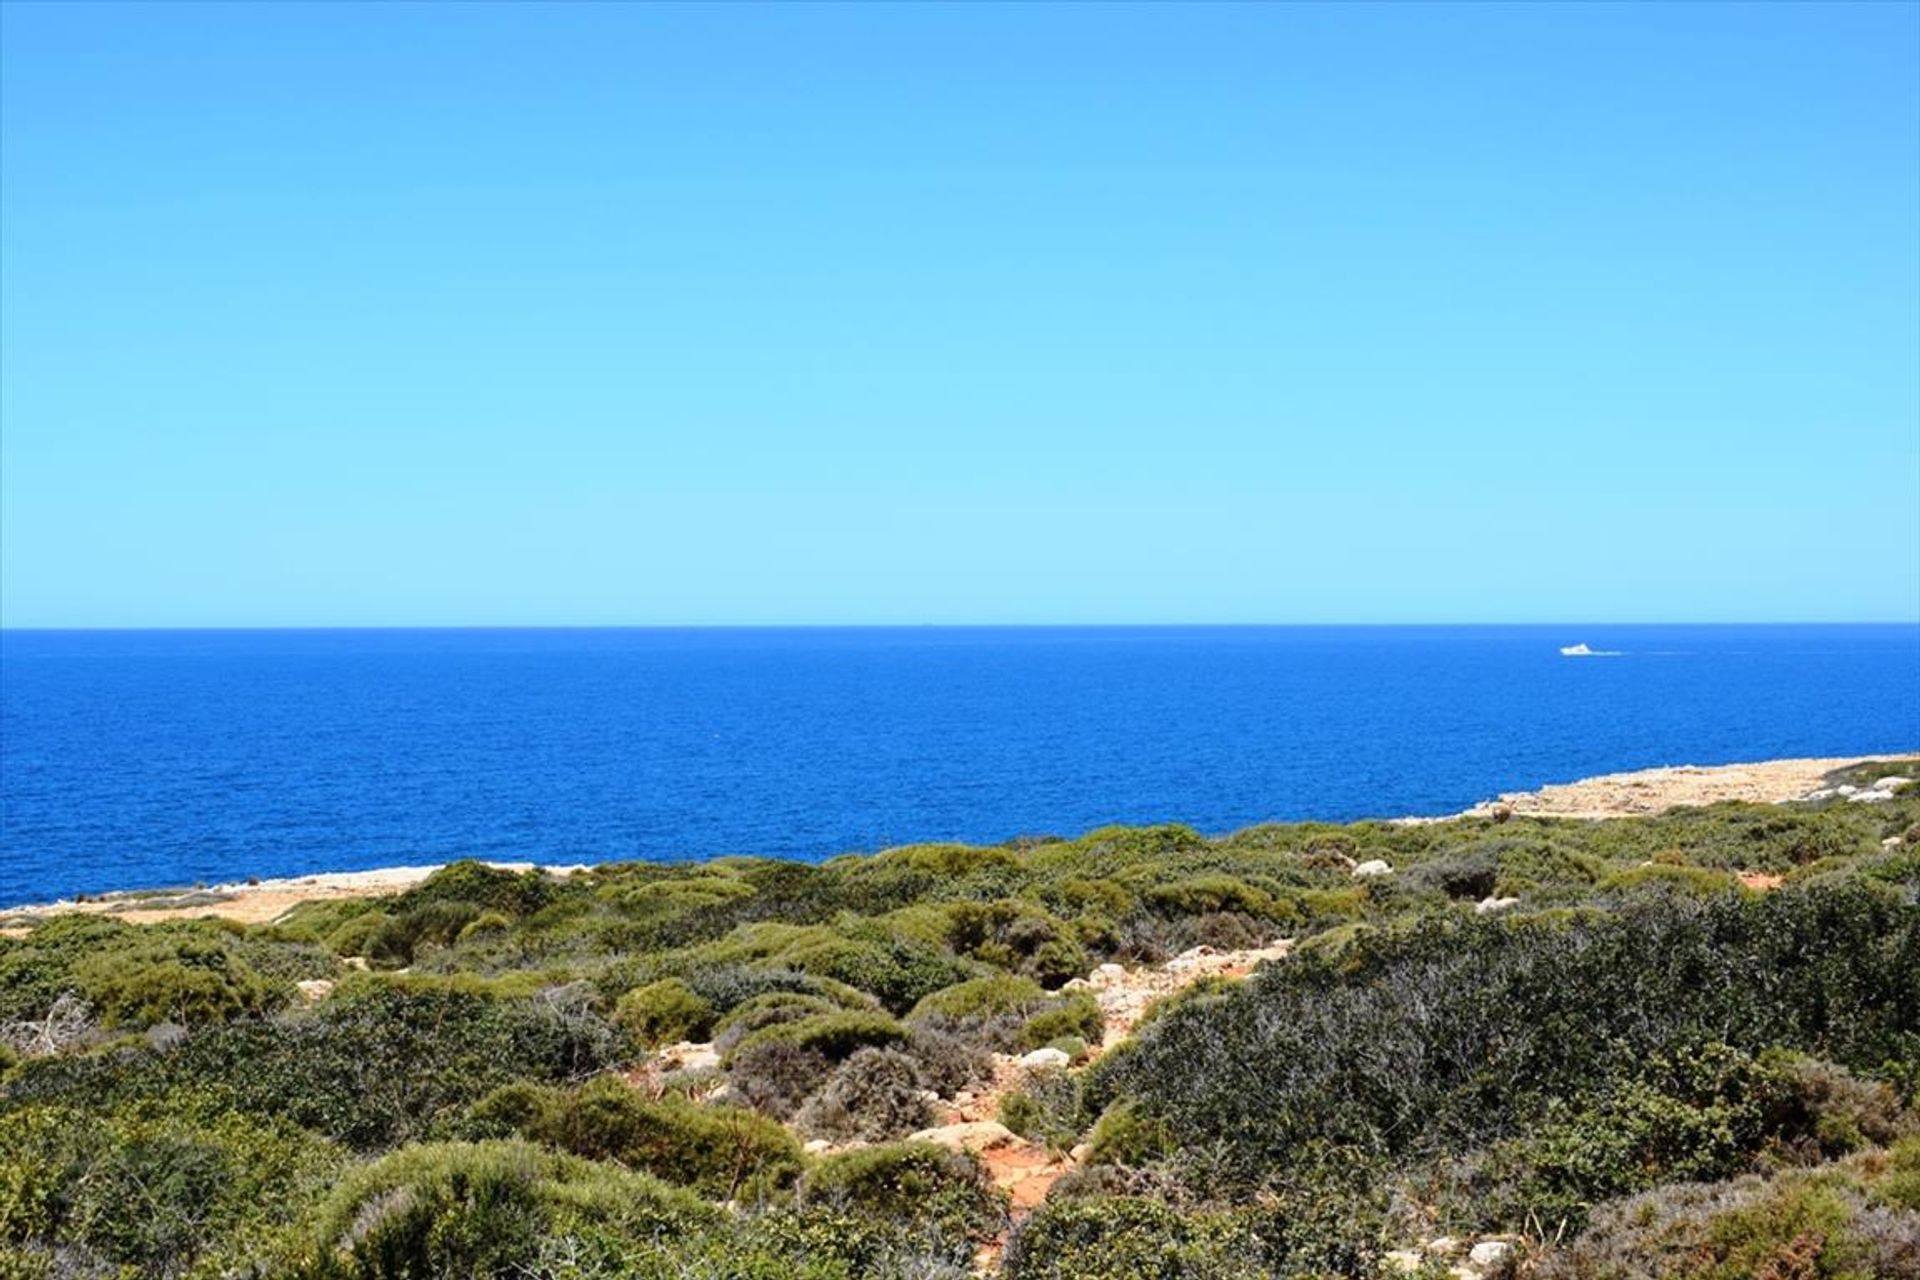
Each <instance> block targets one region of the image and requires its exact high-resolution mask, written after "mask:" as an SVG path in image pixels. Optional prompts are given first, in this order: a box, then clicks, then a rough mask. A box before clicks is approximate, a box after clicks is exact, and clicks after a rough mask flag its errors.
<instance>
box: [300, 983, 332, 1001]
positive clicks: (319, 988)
mask: <svg viewBox="0 0 1920 1280" xmlns="http://www.w3.org/2000/svg"><path fill="white" fill-rule="evenodd" d="M293 985H294V987H295V989H296V990H298V991H299V992H300V996H301V998H302V999H304V1000H310V1001H312V1002H313V1003H315V1004H318V1003H319V1002H320V1001H322V1000H325V999H326V998H327V997H328V996H330V995H332V994H333V983H332V981H330V980H329V979H326V978H308V979H306V980H305V981H304V982H296V983H294V984H293Z"/></svg>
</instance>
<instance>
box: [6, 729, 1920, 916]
mask: <svg viewBox="0 0 1920 1280" xmlns="http://www.w3.org/2000/svg"><path fill="white" fill-rule="evenodd" d="M1916 758H1920V757H1916V756H1842V757H1834V758H1831V759H1816V760H1766V761H1761V762H1759V763H1756V764H1725V765H1708V766H1701V765H1675V766H1671V767H1668V768H1663V769H1643V770H1641V771H1639V772H1638V773H1612V774H1607V775H1604V776H1602V777H1598V778H1586V779H1583V780H1581V781H1579V782H1569V783H1565V784H1562V785H1559V786H1550V787H1542V788H1541V789H1540V790H1538V791H1525V792H1514V793H1512V794H1509V795H1503V796H1501V797H1500V798H1499V799H1497V800H1488V801H1485V802H1483V803H1481V804H1478V805H1475V806H1474V807H1473V808H1471V809H1468V810H1467V811H1466V812H1465V813H1462V814H1455V815H1453V816H1452V817H1449V818H1405V819H1400V821H1404V822H1450V821H1452V820H1453V819H1454V818H1459V817H1484V816H1487V815H1489V814H1492V813H1494V812H1495V811H1497V810H1500V809H1506V810H1507V811H1509V812H1511V813H1516V814H1527V815H1532V816H1537V817H1556V818H1631V817H1642V816H1645V815H1647V814H1654V813H1663V812H1665V811H1666V810H1668V809H1672V808H1675V807H1677V806H1680V805H1704V804H1714V803H1717V802H1719V801H1722V800H1745V801H1749V802H1753V803H1757V804H1779V803H1784V802H1787V801H1792V800H1802V799H1805V798H1806V797H1807V796H1808V795H1810V794H1811V793H1812V792H1815V791H1818V790H1820V789H1821V787H1822V785H1823V782H1824V779H1825V778H1826V777H1827V775H1828V774H1830V773H1833V772H1834V771H1835V770H1838V769H1845V768H1848V767H1850V766H1852V765H1856V764H1861V763H1863V762H1865V761H1867V760H1875V759H1880V760H1910V759H1916ZM490 865H493V866H496V867H504V868H506V869H508V870H513V871H524V870H527V869H528V868H529V867H531V866H532V865H533V864H532V863H527V862H496V863H492V864H490ZM438 869H439V868H438V867H437V866H424V867H385V868H382V869H380V870H377V871H340V872H330V873H327V874H323V875H311V876H300V877H297V878H293V879H286V880H262V881H260V882H258V883H257V884H246V883H237V884H223V885H215V886H213V887H211V888H207V889H183V890H180V891H178V892H168V893H143V894H139V895H132V894H109V895H105V896H102V897H97V898H89V899H88V900H87V901H85V902H54V903H47V904H44V905H39V906H28V907H15V908H12V909H9V910H3V911H0V920H6V921H8V922H9V923H10V924H12V925H15V926H18V925H20V924H24V923H26V922H29V921H32V920H35V919H40V918H42V917H45V916H48V915H53V914H57V913H60V912H65V911H89V912H96V913H99V914H102V915H115V916H120V917H122V918H124V919H128V920H178V919H184V918H190V917H195V916H220V917H224V918H226V919H228V920H238V921H241V922H243V923H245V924H265V923H268V922H270V921H273V920H276V919H278V918H279V917H280V916H281V915H283V914H284V913H286V912H287V911H288V910H289V909H290V908H292V907H294V906H297V905H298V904H300V903H302V902H311V901H315V900H321V899H335V898H366V897H375V896H378V895H380V894H387V893H398V892H400V891H402V890H404V889H406V888H409V887H410V886H412V885H415V884H418V883H419V882H420V881H422V880H424V879H426V878H427V877H428V876H429V875H432V874H433V873H434V872H435V871H436V870H438ZM549 869H550V870H555V871H559V872H561V873H563V874H567V873H571V872H573V871H578V870H583V869H584V868H580V867H558V868H549Z"/></svg>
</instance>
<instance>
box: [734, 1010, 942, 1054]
mask: <svg viewBox="0 0 1920 1280" xmlns="http://www.w3.org/2000/svg"><path fill="white" fill-rule="evenodd" d="M906 1038H907V1029H906V1028H905V1027H903V1026H901V1025H900V1024H899V1023H898V1022H895V1021H894V1020H893V1019H892V1018H889V1017H888V1016H887V1015H886V1014H884V1013H853V1012H847V1013H816V1014H813V1015H811V1016H809V1017H805V1018H800V1019H798V1020H796V1021H793V1022H779V1023H775V1024H774V1025H772V1026H770V1027H762V1028H760V1030H758V1031H755V1032H754V1033H753V1034H752V1035H749V1036H747V1037H746V1038H745V1039H743V1040H742V1041H740V1043H739V1044H738V1045H737V1046H735V1048H734V1050H733V1057H734V1058H737V1057H738V1056H739V1055H740V1054H742V1053H744V1052H746V1051H747V1050H748V1049H751V1048H753V1047H755V1046H756V1045H762V1044H771V1043H773V1042H774V1041H782V1042H784V1043H787V1044H791V1045H794V1046H796V1047H797V1048H801V1049H811V1050H812V1051H813V1052H815V1053H818V1054H820V1055H821V1056H822V1057H824V1058H826V1059H828V1060H829V1061H832V1062H839V1061H841V1060H843V1059H846V1058H849V1057H851V1056H852V1055H853V1052H854V1050H856V1049H862V1048H866V1047H869V1046H872V1047H875V1048H886V1047H888V1046H892V1045H898V1044H901V1043H902V1042H904V1041H905V1040H906ZM729 1061H732V1058H730V1059H729Z"/></svg>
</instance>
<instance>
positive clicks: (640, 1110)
mask: <svg viewBox="0 0 1920 1280" xmlns="http://www.w3.org/2000/svg"><path fill="white" fill-rule="evenodd" d="M523 1132H525V1133H526V1135H527V1136H528V1137H532V1138H536V1139H538V1140H540V1141H542V1142H545V1143H547V1144H549V1145H551V1146H554V1147H558V1148H560V1149H561V1150H563V1151H567V1152H571V1153H572V1154H574V1155H577V1156H583V1157H585V1158H587V1159H590V1160H617V1161H619V1162H620V1163H621V1164H623V1165H626V1166H627V1167H629V1168H633V1169H640V1170H643V1171H644V1172H647V1173H650V1174H652V1175H653V1176H655V1177H657V1178H660V1179H663V1180H664V1181H667V1182H671V1183H674V1184H675V1185H677V1186H684V1187H691V1188H693V1189H694V1190H696V1191H698V1192H700V1193H701V1194H702V1195H705V1196H708V1197H710V1198H714V1199H739V1198H749V1197H752V1198H759V1197H763V1196H765V1195H766V1194H767V1193H769V1192H771V1191H773V1190H775V1189H777V1188H779V1187H782V1186H786V1185H788V1184H790V1183H791V1182H792V1181H793V1180H794V1178H796V1177H797V1176H798V1175H799V1173H800V1166H801V1155H800V1145H799V1143H798V1142H796V1141H795V1140H794V1138H793V1136H792V1135H791V1134H789V1133H788V1132H787V1131H786V1130H785V1129H783V1128H781V1127H780V1126H779V1125H778V1124H776V1123H774V1122H773V1121H771V1120H769V1119H767V1118H766V1117H765V1116H761V1115H758V1114H756V1113H754V1112H752V1111H748V1110H745V1109H743V1108H740V1107H719V1106H698V1105H696V1104H694V1103H691V1102H688V1101H686V1100H685V1099H682V1098H676V1097H664V1098H661V1099H659V1100H657V1101H650V1100H648V1099H646V1098H643V1097H641V1096H640V1095H639V1094H638V1093H636V1092H634V1090H633V1089H632V1088H631V1087H629V1086H628V1085H626V1084H625V1083H623V1082H622V1081H620V1080H618V1079H615V1078H612V1077H606V1076H603V1077H601V1078H600V1079H598V1080H595V1081H593V1082H592V1083H590V1084H587V1085H583V1086H582V1087H581V1088H579V1089H578V1090H575V1091H574V1092H572V1093H569V1094H562V1095H559V1096H558V1097H556V1098H555V1099H554V1100H553V1101H552V1102H551V1103H550V1104H548V1105H546V1106H543V1107H539V1108H537V1109H536V1110H535V1111H534V1113H533V1123H532V1125H531V1126H530V1127H529V1128H528V1129H526V1130H524V1131H523Z"/></svg>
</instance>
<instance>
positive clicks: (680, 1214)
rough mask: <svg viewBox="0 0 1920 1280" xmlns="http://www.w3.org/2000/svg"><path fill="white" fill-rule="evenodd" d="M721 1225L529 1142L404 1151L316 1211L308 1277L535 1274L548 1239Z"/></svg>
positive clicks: (708, 1214)
mask: <svg viewBox="0 0 1920 1280" xmlns="http://www.w3.org/2000/svg"><path fill="white" fill-rule="evenodd" d="M716 1221H717V1214H716V1213H715V1211H714V1210H712V1209H710V1208H708V1207H707V1206H705V1205H703V1204H702V1203H700V1201H699V1200H697V1199H695V1198H694V1197H693V1196H691V1195H688V1194H687V1193H685V1192H682V1191H676V1190H674V1189H672V1188H670V1187H667V1186H665V1185H664V1184H662V1183H660V1182H659V1181H658V1180H656V1179H654V1178H651V1177H648V1176H647V1175H646V1174H642V1173H634V1172H631V1171H629V1170H625V1169H620V1168H617V1167H614V1166H611V1165H604V1164H595V1163H593V1162H591V1161H587V1160H582V1159H579V1158H577V1157H573V1156H565V1155H556V1154H554V1153H552V1152H548V1151H543V1150H541V1149H540V1148H538V1147H535V1146H532V1145H529V1144H527V1143H524V1142H517V1141H504V1142H482V1143H473V1144H466V1143H445V1144H434V1145H426V1146H414V1147H407V1148H405V1149H403V1150H401V1151H397V1152H395V1153H394V1154H392V1155H390V1156H387V1157H386V1158H384V1159H382V1160H379V1161H376V1162H375V1163H374V1164H372V1165H369V1166H367V1167H365V1168H362V1169H359V1170H357V1171H355V1172H354V1173H353V1174H351V1175H349V1176H348V1177H347V1178H346V1179H344V1180H343V1181H342V1182H341V1184H340V1186H339V1187H338V1189H336V1190H335V1191H334V1193H333V1194H332V1195H330V1196H329V1197H328V1198H327V1199H326V1201H325V1202H324V1203H323V1204H322V1205H321V1206H320V1207H319V1209H318V1210H317V1212H316V1213H315V1215H314V1222H313V1225H312V1227H311V1228H310V1230H309V1238H310V1240H311V1242H312V1245H313V1247H314V1248H316V1249H317V1250H318V1253H317V1255H315V1256H313V1257H311V1259H310V1260H308V1261H306V1262H305V1263H304V1265H297V1266H295V1267H293V1268H291V1269H290V1270H291V1273H292V1274H294V1275H297V1276H302V1277H305V1278H307V1280H401V1278H403V1277H406V1278H419V1280H425V1278H427V1277H453V1276H472V1277H480V1276H508V1275H514V1274H524V1273H528V1272H530V1269H531V1268H532V1267H533V1266H534V1264H535V1263H536V1262H537V1260H538V1259H539V1257H540V1250H541V1247H542V1242H543V1241H544V1242H548V1243H550V1244H551V1243H559V1242H566V1241H568V1240H570V1239H571V1240H576V1241H577V1240H578V1239H580V1238H581V1237H582V1236H586V1237H588V1238H592V1237H596V1236H598V1237H603V1238H604V1237H605V1236H607V1235H611V1236H613V1237H615V1238H627V1239H631V1240H634V1241H636V1242H637V1241H643V1240H646V1239H649V1238H651V1237H653V1236H655V1235H657V1234H660V1233H663V1232H664V1233H670V1234H672V1233H681V1232H686V1231H688V1230H690V1229H694V1228H697V1227H700V1226H703V1225H708V1224H712V1223H714V1222H716Z"/></svg>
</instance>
